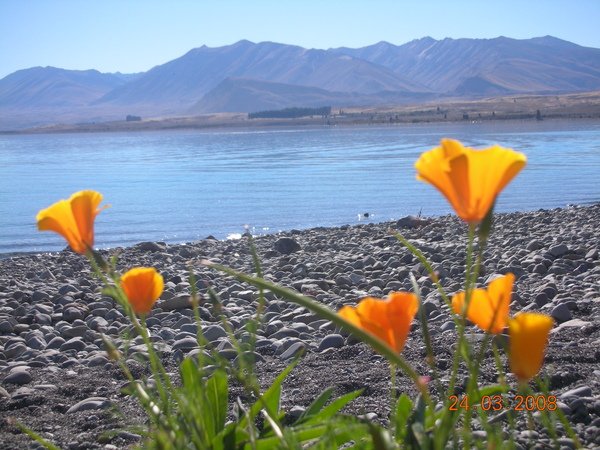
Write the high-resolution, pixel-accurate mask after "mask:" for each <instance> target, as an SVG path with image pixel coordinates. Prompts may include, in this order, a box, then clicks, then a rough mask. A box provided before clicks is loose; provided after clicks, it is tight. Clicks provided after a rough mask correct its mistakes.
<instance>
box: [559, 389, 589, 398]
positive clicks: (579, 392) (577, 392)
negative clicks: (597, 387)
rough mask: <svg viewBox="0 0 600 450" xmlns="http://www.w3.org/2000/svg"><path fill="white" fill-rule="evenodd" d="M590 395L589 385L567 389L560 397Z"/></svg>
mask: <svg viewBox="0 0 600 450" xmlns="http://www.w3.org/2000/svg"><path fill="white" fill-rule="evenodd" d="M591 395H592V388H591V387H589V386H580V387H577V388H575V389H571V390H568V391H566V392H563V393H562V394H561V395H560V398H561V399H565V398H568V397H590V396H591Z"/></svg>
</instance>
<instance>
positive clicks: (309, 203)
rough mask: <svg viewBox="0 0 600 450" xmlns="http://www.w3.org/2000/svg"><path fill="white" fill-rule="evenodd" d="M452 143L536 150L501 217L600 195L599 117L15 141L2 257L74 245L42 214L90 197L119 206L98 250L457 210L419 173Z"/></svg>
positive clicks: (5, 155)
mask: <svg viewBox="0 0 600 450" xmlns="http://www.w3.org/2000/svg"><path fill="white" fill-rule="evenodd" d="M445 136H447V137H453V138H457V139H460V140H461V141H463V143H465V144H466V145H470V146H474V147H485V146H489V145H490V144H493V143H498V144H501V145H503V146H507V147H512V148H514V149H515V150H519V151H522V152H524V153H525V154H526V155H527V157H528V165H527V167H526V168H525V169H524V171H523V172H522V173H521V174H520V175H519V176H518V177H517V178H516V179H515V180H514V182H513V183H511V184H510V185H509V187H508V188H507V189H506V190H505V191H504V192H503V193H502V195H501V196H500V199H499V201H498V204H497V210H499V211H518V210H535V209H539V208H554V207H561V206H565V205H567V204H589V203H593V202H597V201H599V200H600V123H598V122H584V121H581V122H578V121H572V122H568V121H556V122H550V121H544V122H526V123H525V122H524V123H518V122H510V123H509V122H498V123H486V124H428V125H400V126H389V127H347V128H334V127H332V128H310V129H267V130H254V131H251V130H248V131H230V130H225V131H197V130H188V131H167V132H163V131H161V132H145V133H110V134H109V133H107V134H103V133H98V134H50V135H14V136H11V135H5V136H0V253H8V252H21V251H47V250H59V249H62V248H64V246H65V243H64V241H63V240H62V238H60V237H59V236H58V235H56V234H54V233H50V232H43V233H41V232H38V231H37V230H36V226H35V215H36V213H37V212H38V211H39V210H40V209H42V208H44V207H47V206H49V205H50V204H51V203H53V202H55V201H57V200H59V199H61V198H67V197H68V196H69V195H70V194H71V193H73V192H75V191H78V190H82V189H95V190H97V191H100V192H101V193H102V194H104V198H105V203H108V204H110V205H111V207H110V208H109V209H107V210H105V211H103V212H102V213H101V214H100V215H99V216H98V219H97V221H96V245H97V246H98V247H114V246H123V245H130V244H134V243H137V242H141V241H147V240H154V241H166V242H188V241H194V240H198V239H202V238H205V237H206V236H208V235H213V236H215V237H217V238H219V239H223V238H226V237H227V236H231V235H234V234H236V233H243V232H244V229H245V226H247V227H249V229H250V230H251V231H252V232H253V233H255V234H264V233H273V232H277V231H279V230H289V229H293V228H298V229H300V228H309V227H314V226H334V225H342V224H353V223H358V215H359V214H362V213H365V212H368V213H369V214H370V218H369V219H367V220H371V221H377V222H381V221H386V220H390V219H396V218H399V217H402V216H405V215H408V214H418V213H419V212H422V214H424V215H441V214H446V213H449V212H451V210H450V208H449V206H448V205H447V203H446V201H445V200H444V199H443V197H442V196H441V195H440V194H439V193H438V192H437V191H436V190H435V189H434V188H433V187H431V186H429V185H426V184H424V183H421V182H417V181H416V180H415V170H414V168H413V164H414V162H415V161H416V159H417V158H418V156H419V154H420V153H421V152H423V151H425V150H429V149H431V148H433V147H435V146H437V145H438V144H439V141H440V139H441V138H442V137H445Z"/></svg>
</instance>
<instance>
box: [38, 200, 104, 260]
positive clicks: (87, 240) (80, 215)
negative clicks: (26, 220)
mask: <svg viewBox="0 0 600 450" xmlns="http://www.w3.org/2000/svg"><path fill="white" fill-rule="evenodd" d="M101 201H102V194H100V193H99V192H96V191H79V192H76V193H75V194H73V195H71V197H70V198H69V199H68V200H60V201H58V202H56V203H54V204H53V205H51V206H49V207H48V208H46V209H42V210H41V211H40V212H39V213H38V214H37V216H36V220H37V226H38V230H40V231H54V232H56V233H58V234H60V235H61V236H62V237H64V238H65V239H66V240H67V242H68V243H69V245H70V246H71V248H72V249H73V251H75V252H77V253H81V254H82V255H84V254H85V253H86V252H87V251H88V250H91V248H92V247H93V245H94V220H95V219H96V216H97V215H98V213H99V212H100V211H102V209H104V208H102V209H98V205H99V204H100V202H101Z"/></svg>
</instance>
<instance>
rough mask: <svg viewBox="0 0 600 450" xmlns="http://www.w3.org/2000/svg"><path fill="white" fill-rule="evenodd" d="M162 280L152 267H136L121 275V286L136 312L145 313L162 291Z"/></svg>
mask: <svg viewBox="0 0 600 450" xmlns="http://www.w3.org/2000/svg"><path fill="white" fill-rule="evenodd" d="M164 286H165V285H164V281H163V277H162V275H161V274H159V273H158V272H157V271H156V269H155V268H154V267H136V268H134V269H131V270H129V271H128V272H126V273H124V274H123V275H122V276H121V287H122V288H123V291H124V292H125V295H126V296H127V299H128V300H129V303H130V304H131V307H132V308H133V310H134V311H135V312H136V313H137V314H147V313H149V312H150V310H151V309H152V306H153V305H154V303H155V302H156V300H158V297H160V295H161V294H162V292H163V289H164Z"/></svg>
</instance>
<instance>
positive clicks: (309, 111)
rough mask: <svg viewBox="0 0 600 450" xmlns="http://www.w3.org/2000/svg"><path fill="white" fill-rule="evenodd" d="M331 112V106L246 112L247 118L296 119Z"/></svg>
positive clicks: (327, 114)
mask: <svg viewBox="0 0 600 450" xmlns="http://www.w3.org/2000/svg"><path fill="white" fill-rule="evenodd" d="M330 114H331V106H322V107H320V108H285V109H278V110H272V111H257V112H253V113H249V114H248V119H296V118H298V117H306V116H323V117H327V116H329V115H330Z"/></svg>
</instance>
